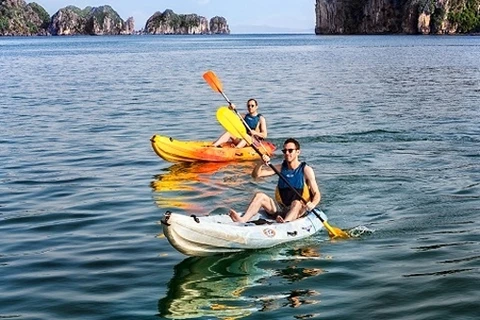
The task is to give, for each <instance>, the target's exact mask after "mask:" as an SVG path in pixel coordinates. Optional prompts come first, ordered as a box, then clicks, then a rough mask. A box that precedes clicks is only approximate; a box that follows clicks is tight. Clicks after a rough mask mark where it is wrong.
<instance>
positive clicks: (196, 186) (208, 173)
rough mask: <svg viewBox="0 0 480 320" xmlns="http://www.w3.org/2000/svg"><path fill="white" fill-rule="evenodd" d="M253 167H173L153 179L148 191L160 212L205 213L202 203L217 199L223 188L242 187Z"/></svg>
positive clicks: (248, 164)
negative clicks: (161, 210) (174, 210)
mask: <svg viewBox="0 0 480 320" xmlns="http://www.w3.org/2000/svg"><path fill="white" fill-rule="evenodd" d="M253 166H254V163H253V162H244V163H230V162H194V163H177V164H174V165H172V166H170V167H168V168H167V169H164V171H165V172H162V173H160V174H158V175H156V176H155V177H154V180H152V181H151V183H150V187H151V188H152V190H153V191H154V192H155V194H154V200H155V203H156V204H157V205H158V206H159V207H161V208H162V209H170V210H171V209H182V210H184V211H187V213H198V212H200V211H201V212H207V211H206V210H207V209H206V208H203V207H202V205H201V204H202V203H204V199H206V198H208V197H212V198H215V197H218V196H220V195H221V194H222V192H224V191H225V188H226V187H231V186H235V185H239V184H241V183H244V182H245V181H246V180H247V179H248V178H249V174H250V172H251V170H252V168H253Z"/></svg>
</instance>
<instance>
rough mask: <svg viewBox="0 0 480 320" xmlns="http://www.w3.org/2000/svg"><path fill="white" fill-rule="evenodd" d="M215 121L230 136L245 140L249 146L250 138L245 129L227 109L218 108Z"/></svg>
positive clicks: (233, 113)
mask: <svg viewBox="0 0 480 320" xmlns="http://www.w3.org/2000/svg"><path fill="white" fill-rule="evenodd" d="M217 120H218V122H220V124H221V125H222V127H224V128H225V130H227V132H228V133H230V134H231V135H232V136H234V137H235V138H238V139H244V140H246V141H247V143H248V144H249V145H251V144H252V137H251V136H249V135H248V133H247V128H245V126H244V125H243V123H242V120H240V118H239V117H238V115H237V114H236V113H235V112H234V111H233V110H231V109H230V108H229V107H225V106H223V107H220V108H218V110H217Z"/></svg>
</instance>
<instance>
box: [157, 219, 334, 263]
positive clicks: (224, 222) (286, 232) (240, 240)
mask: <svg viewBox="0 0 480 320" xmlns="http://www.w3.org/2000/svg"><path fill="white" fill-rule="evenodd" d="M317 211H318V213H319V214H321V216H322V219H324V220H325V221H327V217H326V216H325V214H324V213H323V212H321V211H319V210H317ZM259 218H262V219H264V220H265V221H266V222H268V223H264V224H258V225H257V224H255V223H252V222H247V223H240V222H233V221H232V220H231V219H230V217H229V216H228V215H226V214H225V215H213V216H205V217H195V216H185V215H181V214H177V213H171V212H169V211H167V212H166V213H165V217H164V218H163V219H162V221H161V222H162V225H163V233H164V234H165V237H166V238H167V239H168V241H169V242H170V244H171V245H172V246H173V247H174V248H175V249H177V250H178V251H180V252H181V253H183V254H186V255H190V256H209V255H214V254H219V253H228V252H238V251H242V250H248V249H263V248H271V247H274V246H276V245H279V244H282V243H285V242H291V241H297V240H301V239H304V238H307V237H310V236H311V235H313V234H315V233H317V232H318V231H320V230H321V229H323V223H322V222H321V221H320V219H319V218H317V217H316V216H315V214H314V213H309V214H308V215H306V216H305V217H303V218H300V219H297V220H295V221H292V222H287V223H276V222H275V221H274V220H271V219H268V218H267V217H266V216H264V215H261V214H257V215H256V216H255V217H253V219H252V220H253V221H255V220H258V219H259Z"/></svg>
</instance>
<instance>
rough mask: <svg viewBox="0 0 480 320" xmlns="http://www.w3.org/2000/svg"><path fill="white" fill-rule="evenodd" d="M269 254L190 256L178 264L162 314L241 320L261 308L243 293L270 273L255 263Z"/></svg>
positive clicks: (180, 317) (179, 316)
mask: <svg viewBox="0 0 480 320" xmlns="http://www.w3.org/2000/svg"><path fill="white" fill-rule="evenodd" d="M259 259H260V260H262V259H269V256H268V255H264V254H251V253H240V254H232V255H227V256H220V257H219V256H213V257H190V258H187V259H185V260H183V261H182V262H181V263H179V264H178V265H176V266H175V268H174V275H173V278H172V279H171V280H170V282H169V283H168V288H169V289H168V293H167V296H166V297H165V298H163V299H161V300H160V301H159V303H158V309H159V311H160V315H161V316H163V317H166V318H172V319H187V318H197V317H205V316H208V317H216V318H220V319H224V318H228V319H240V318H243V317H246V316H248V315H250V314H251V313H252V312H254V311H256V310H257V309H258V308H257V307H256V306H255V305H256V299H255V298H254V297H246V296H243V295H242V294H243V292H244V291H245V290H246V289H247V288H249V287H253V286H256V285H260V284H261V283H262V281H263V280H265V279H266V278H267V277H269V276H270V273H269V272H268V271H267V270H265V269H261V268H258V267H257V266H256V264H257V263H258V261H259Z"/></svg>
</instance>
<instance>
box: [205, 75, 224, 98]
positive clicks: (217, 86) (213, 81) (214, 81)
mask: <svg viewBox="0 0 480 320" xmlns="http://www.w3.org/2000/svg"><path fill="white" fill-rule="evenodd" d="M203 79H205V81H206V82H207V83H208V84H209V86H210V87H211V88H212V89H213V90H215V91H217V92H220V93H222V83H221V82H220V79H218V77H217V75H216V74H215V72H213V71H212V70H208V71H207V72H205V73H204V74H203Z"/></svg>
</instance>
